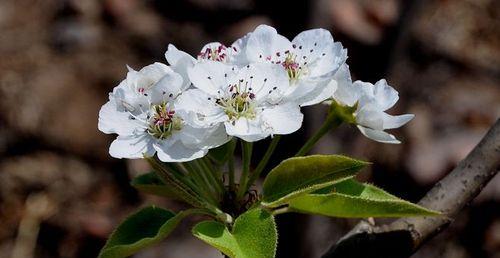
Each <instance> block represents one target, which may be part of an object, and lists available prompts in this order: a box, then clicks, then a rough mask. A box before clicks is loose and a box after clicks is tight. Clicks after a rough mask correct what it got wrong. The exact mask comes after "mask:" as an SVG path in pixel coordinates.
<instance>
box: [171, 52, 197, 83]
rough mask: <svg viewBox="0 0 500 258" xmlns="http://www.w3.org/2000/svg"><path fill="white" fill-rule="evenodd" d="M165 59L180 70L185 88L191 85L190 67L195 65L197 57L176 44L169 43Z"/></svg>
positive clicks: (175, 69)
mask: <svg viewBox="0 0 500 258" xmlns="http://www.w3.org/2000/svg"><path fill="white" fill-rule="evenodd" d="M165 59H167V62H168V63H169V64H170V66H171V67H172V69H173V70H174V71H176V72H178V73H179V74H180V75H181V76H182V78H183V79H184V85H183V89H186V88H187V87H189V85H190V82H189V79H188V72H187V71H188V69H189V68H190V67H193V65H194V64H195V63H196V59H194V58H193V57H192V56H190V55H189V54H188V53H186V52H184V51H180V50H178V49H177V48H176V47H175V46H174V45H172V44H169V45H168V49H167V52H165Z"/></svg>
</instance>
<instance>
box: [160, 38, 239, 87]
mask: <svg viewBox="0 0 500 258" xmlns="http://www.w3.org/2000/svg"><path fill="white" fill-rule="evenodd" d="M247 39H248V36H245V37H242V38H240V39H238V40H236V41H235V42H234V43H233V44H232V45H231V46H225V45H224V44H222V43H220V42H211V43H208V44H206V45H205V46H203V48H202V49H201V51H200V52H199V53H198V55H197V57H196V58H194V57H192V56H191V55H190V54H188V53H186V52H184V51H182V50H179V49H177V48H176V47H175V46H174V45H173V44H169V45H168V48H167V51H166V52H165V59H166V60H167V62H168V63H169V64H170V66H171V67H172V69H173V70H174V71H176V72H178V73H180V74H181V75H182V76H183V78H185V79H186V82H189V79H188V76H187V70H188V69H190V68H191V67H193V66H194V65H195V64H196V63H198V62H200V61H205V60H211V61H216V62H221V63H225V64H230V65H237V66H245V65H248V61H247V60H246V55H245V53H244V47H245V46H246V41H247Z"/></svg>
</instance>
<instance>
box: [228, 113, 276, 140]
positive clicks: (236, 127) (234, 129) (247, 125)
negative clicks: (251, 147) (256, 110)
mask: <svg viewBox="0 0 500 258" xmlns="http://www.w3.org/2000/svg"><path fill="white" fill-rule="evenodd" d="M224 125H225V127H226V132H227V134H229V135H232V136H236V137H238V138H241V139H243V140H245V141H247V142H255V141H258V140H262V139H264V138H266V137H267V136H269V133H268V132H266V131H264V130H263V128H262V126H261V125H262V123H261V121H260V120H259V119H247V118H244V117H242V118H240V119H238V120H236V121H234V122H231V121H228V122H225V123H224Z"/></svg>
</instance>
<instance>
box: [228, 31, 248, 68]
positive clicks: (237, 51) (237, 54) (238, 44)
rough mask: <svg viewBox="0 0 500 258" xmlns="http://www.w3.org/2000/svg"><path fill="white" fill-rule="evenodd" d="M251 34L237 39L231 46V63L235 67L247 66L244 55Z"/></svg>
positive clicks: (245, 54)
mask: <svg viewBox="0 0 500 258" xmlns="http://www.w3.org/2000/svg"><path fill="white" fill-rule="evenodd" d="M251 34H252V33H251V32H250V33H247V35H245V36H243V37H241V38H239V39H237V40H236V41H235V42H234V43H233V44H232V45H231V63H232V64H234V65H237V66H245V65H247V64H249V63H250V62H249V61H248V58H247V53H246V48H247V44H248V39H249V38H250V35H251Z"/></svg>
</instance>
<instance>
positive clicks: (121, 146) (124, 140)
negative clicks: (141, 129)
mask: <svg viewBox="0 0 500 258" xmlns="http://www.w3.org/2000/svg"><path fill="white" fill-rule="evenodd" d="M153 142H154V140H153V139H152V138H151V137H150V136H149V135H147V134H143V135H139V136H137V135H129V136H118V137H117V138H116V140H114V141H113V142H112V143H111V146H110V147H109V154H111V156H112V157H115V158H127V159H139V158H142V157H143V156H152V155H154V153H155V150H154V148H153Z"/></svg>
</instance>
